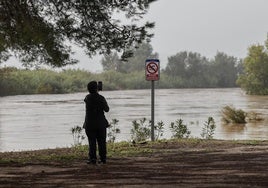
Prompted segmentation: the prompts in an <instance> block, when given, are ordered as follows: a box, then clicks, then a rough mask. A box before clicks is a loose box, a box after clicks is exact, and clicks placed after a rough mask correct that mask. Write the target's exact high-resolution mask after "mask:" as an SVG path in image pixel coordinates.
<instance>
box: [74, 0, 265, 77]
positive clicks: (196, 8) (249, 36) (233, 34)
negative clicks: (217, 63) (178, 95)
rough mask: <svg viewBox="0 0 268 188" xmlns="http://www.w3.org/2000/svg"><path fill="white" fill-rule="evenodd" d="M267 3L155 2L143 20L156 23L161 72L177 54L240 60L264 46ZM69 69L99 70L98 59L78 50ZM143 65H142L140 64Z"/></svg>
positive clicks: (154, 42) (246, 0) (214, 0)
mask: <svg viewBox="0 0 268 188" xmlns="http://www.w3.org/2000/svg"><path fill="white" fill-rule="evenodd" d="M267 8H268V0H158V1H157V2H155V3H153V4H152V5H151V7H150V9H149V12H148V14H147V15H146V16H145V19H146V20H148V21H153V22H155V24H156V26H155V28H154V30H153V32H154V34H155V36H154V38H153V39H152V43H151V44H152V46H153V49H154V52H158V53H159V55H160V62H161V68H164V67H165V65H166V63H167V58H168V57H170V56H172V55H175V54H176V53H178V52H180V51H184V50H187V51H192V52H198V53H200V54H201V55H203V56H206V57H208V58H213V57H214V56H215V55H216V53H217V51H220V52H225V53H226V54H228V55H231V56H235V57H238V58H243V57H245V56H246V54H247V48H248V47H249V46H251V45H253V44H264V41H265V40H266V38H267V33H268V11H267ZM76 57H77V58H78V59H79V60H80V63H79V64H77V65H75V66H72V68H84V69H86V70H89V71H93V72H96V71H97V72H98V71H101V70H102V66H101V64H100V62H99V60H100V58H94V59H89V58H87V57H86V56H85V55H84V54H83V52H82V51H81V50H78V51H77V54H76ZM141 63H144V62H141Z"/></svg>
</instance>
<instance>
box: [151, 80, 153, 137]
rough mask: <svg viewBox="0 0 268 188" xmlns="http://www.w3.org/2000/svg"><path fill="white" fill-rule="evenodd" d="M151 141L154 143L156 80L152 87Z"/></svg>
mask: <svg viewBox="0 0 268 188" xmlns="http://www.w3.org/2000/svg"><path fill="white" fill-rule="evenodd" d="M151 140H152V141H154V80H152V87H151Z"/></svg>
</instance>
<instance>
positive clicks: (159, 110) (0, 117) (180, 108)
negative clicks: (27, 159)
mask: <svg viewBox="0 0 268 188" xmlns="http://www.w3.org/2000/svg"><path fill="white" fill-rule="evenodd" d="M150 92H151V91H150V90H126V91H103V92H101V94H102V95H103V96H105V97H106V99H107V101H108V103H109V105H110V108H111V111H110V112H109V113H108V114H107V115H106V116H107V118H108V119H109V120H112V119H118V120H119V123H118V125H117V127H118V128H119V129H120V130H121V133H120V134H118V135H117V136H116V140H117V141H122V140H126V141H128V140H131V135H130V129H131V127H132V121H133V120H137V119H141V118H143V117H146V118H147V119H150V117H151V96H150V94H151V93H150ZM85 95H86V93H75V94H58V95H17V96H7V97H0V152H1V151H17V150H35V149H46V148H55V147H66V146H71V145H72V144H73V138H72V134H71V131H70V129H71V128H72V127H74V126H77V125H79V126H81V125H82V123H83V120H84V108H85V107H84V102H83V99H84V97H85ZM226 105H233V106H234V107H235V108H240V109H243V110H245V111H246V112H250V111H254V112H256V113H259V114H260V115H261V116H262V117H263V118H264V119H265V120H264V121H261V122H251V123H247V124H243V125H224V124H222V122H221V114H220V111H221V109H222V108H223V107H224V106H226ZM208 117H213V118H214V119H215V121H216V130H215V134H214V138H216V139H225V140H229V139H231V140H233V139H240V140H247V139H257V140H265V139H267V138H268V96H249V95H246V94H245V93H244V92H243V91H242V90H241V89H239V88H227V89H168V90H166V89H157V90H155V122H156V123H157V122H159V121H163V122H164V124H165V132H164V135H163V137H162V138H171V136H172V133H171V131H170V129H169V125H170V123H171V122H174V121H176V120H177V119H182V120H183V121H184V123H186V124H187V125H188V128H189V130H190V131H191V136H192V137H199V138H200V137H201V136H200V134H201V132H202V127H203V125H204V123H205V121H207V119H208ZM84 142H85V143H86V141H84Z"/></svg>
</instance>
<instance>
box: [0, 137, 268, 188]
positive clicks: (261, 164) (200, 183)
mask: <svg viewBox="0 0 268 188" xmlns="http://www.w3.org/2000/svg"><path fill="white" fill-rule="evenodd" d="M151 147H152V149H154V152H153V153H152V154H150V155H146V156H138V157H126V158H113V157H112V158H110V159H109V161H108V164H106V165H87V164H86V163H85V162H84V161H77V162H74V163H73V164H67V165H66V164H58V163H51V164H41V163H40V164H38V163H37V164H25V165H18V164H9V165H3V164H2V165H0V169H1V170H0V187H5V188H6V187H139V188H140V187H150V188H151V187H159V188H162V187H250V188H251V187H268V142H264V143H262V144H259V145H239V144H234V145H232V144H231V145H229V144H220V145H219V144H217V143H215V145H212V146H211V145H198V146H191V147H188V146H187V147H185V146H183V147H182V146H179V145H174V144H168V143H166V144H162V145H161V146H157V147H153V146H151Z"/></svg>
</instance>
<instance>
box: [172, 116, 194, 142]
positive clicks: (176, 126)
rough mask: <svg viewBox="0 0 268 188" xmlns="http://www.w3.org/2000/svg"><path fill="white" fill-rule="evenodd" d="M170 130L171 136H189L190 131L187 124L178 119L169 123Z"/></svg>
mask: <svg viewBox="0 0 268 188" xmlns="http://www.w3.org/2000/svg"><path fill="white" fill-rule="evenodd" d="M170 129H171V132H172V133H173V136H172V138H179V139H180V138H189V136H190V134H191V131H189V130H188V128H187V125H185V124H183V120H182V119H179V120H176V122H175V123H174V122H171V124H170Z"/></svg>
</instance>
